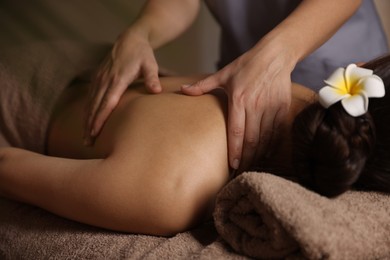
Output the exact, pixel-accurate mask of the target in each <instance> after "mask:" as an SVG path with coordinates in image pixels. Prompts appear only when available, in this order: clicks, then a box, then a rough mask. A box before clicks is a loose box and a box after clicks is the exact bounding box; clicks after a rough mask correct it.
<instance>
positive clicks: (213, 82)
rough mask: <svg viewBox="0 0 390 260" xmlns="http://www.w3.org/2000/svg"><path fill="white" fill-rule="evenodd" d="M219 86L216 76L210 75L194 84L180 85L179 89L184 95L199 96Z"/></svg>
mask: <svg viewBox="0 0 390 260" xmlns="http://www.w3.org/2000/svg"><path fill="white" fill-rule="evenodd" d="M219 86H220V85H219V82H218V80H217V78H216V77H215V76H214V75H212V76H209V77H207V78H205V79H202V80H199V81H198V82H196V83H194V84H190V85H182V86H181V91H182V92H183V93H184V94H186V95H190V96H200V95H203V94H205V93H208V92H210V91H211V90H213V89H215V88H218V87H219Z"/></svg>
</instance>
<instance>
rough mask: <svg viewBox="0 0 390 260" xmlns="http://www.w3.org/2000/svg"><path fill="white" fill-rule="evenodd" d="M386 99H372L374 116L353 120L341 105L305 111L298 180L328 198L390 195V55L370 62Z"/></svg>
mask: <svg viewBox="0 0 390 260" xmlns="http://www.w3.org/2000/svg"><path fill="white" fill-rule="evenodd" d="M363 67H364V68H367V69H371V70H373V71H374V74H376V75H378V76H379V77H381V78H382V80H383V82H384V84H385V89H386V94H385V96H384V97H383V98H371V99H370V100H369V108H368V112H367V113H366V114H364V115H362V116H359V117H352V116H350V115H349V114H348V113H347V112H346V111H345V110H344V108H343V107H342V106H341V103H340V102H338V103H336V104H334V105H332V106H331V107H329V108H327V109H326V108H323V107H322V106H321V105H320V104H319V103H318V102H317V103H315V104H312V105H310V106H309V107H307V108H306V109H304V110H303V111H302V112H301V113H300V114H299V115H298V116H297V117H296V119H295V121H294V125H293V162H294V167H295V170H296V174H297V177H298V181H299V182H300V183H301V184H302V185H304V186H306V187H307V188H309V189H311V190H313V191H316V192H318V193H320V194H322V195H325V196H328V197H334V196H337V195H339V194H341V193H343V192H345V191H347V190H349V189H351V188H355V189H360V190H375V191H383V192H390V55H389V56H385V57H381V58H378V59H376V60H373V61H371V62H368V63H366V64H365V65H364V66H363Z"/></svg>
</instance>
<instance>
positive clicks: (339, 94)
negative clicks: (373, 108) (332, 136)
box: [319, 64, 385, 117]
mask: <svg viewBox="0 0 390 260" xmlns="http://www.w3.org/2000/svg"><path fill="white" fill-rule="evenodd" d="M325 83H326V84H327V86H325V87H323V88H322V89H321V90H320V92H319V102H320V104H321V105H322V106H323V107H325V108H328V107H330V106H331V105H333V104H335V103H337V102H338V101H340V100H341V104H342V106H343V107H344V109H345V111H347V113H348V114H350V115H351V116H354V117H356V116H361V115H363V114H365V113H366V112H367V109H368V98H370V97H383V96H384V95H385V86H384V84H383V81H382V79H381V78H380V77H378V76H377V75H374V74H373V71H372V70H369V69H364V68H360V67H358V66H356V64H350V65H348V66H347V68H346V69H344V68H338V69H337V70H336V71H335V72H333V74H332V75H331V76H330V77H329V78H328V79H327V80H325Z"/></svg>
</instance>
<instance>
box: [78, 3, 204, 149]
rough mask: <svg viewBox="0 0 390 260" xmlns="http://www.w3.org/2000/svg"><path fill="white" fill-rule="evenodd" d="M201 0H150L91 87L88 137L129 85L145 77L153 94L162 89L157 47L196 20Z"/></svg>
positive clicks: (109, 112)
mask: <svg viewBox="0 0 390 260" xmlns="http://www.w3.org/2000/svg"><path fill="white" fill-rule="evenodd" d="M199 6H200V1H199V0H163V1H161V0H149V1H148V2H147V3H146V5H145V6H144V9H143V11H142V13H141V14H140V16H139V18H138V19H137V20H136V21H135V22H134V23H133V24H132V25H131V26H130V27H129V28H128V29H126V30H125V31H124V32H123V33H122V34H121V35H120V36H119V37H118V39H117V40H116V42H115V44H114V46H113V48H112V50H111V52H110V54H109V55H108V56H107V58H106V59H105V61H104V62H103V63H102V64H101V66H100V68H99V70H98V72H97V74H96V77H95V81H94V84H93V86H92V89H91V97H90V105H89V107H88V116H87V122H86V123H87V124H86V129H85V130H86V132H85V137H86V141H87V143H88V140H89V141H90V139H89V137H91V136H92V137H94V136H96V135H97V134H98V133H99V132H100V130H101V128H102V126H103V124H104V122H105V121H106V120H107V118H108V116H109V115H110V114H111V112H112V110H113V109H114V108H115V107H116V106H117V104H118V102H119V99H120V98H121V96H122V94H123V92H124V91H125V90H126V88H127V86H128V85H129V84H130V83H131V82H133V81H134V80H135V79H136V78H138V77H143V78H144V79H145V86H146V88H147V90H148V91H150V92H151V93H159V92H161V90H162V88H161V85H160V81H159V79H158V65H157V62H156V59H155V56H154V52H153V50H154V49H156V48H158V47H160V46H162V45H163V44H165V43H167V42H169V41H171V40H173V39H174V38H176V37H177V36H178V35H180V34H181V33H182V32H184V31H185V30H186V29H187V28H188V27H189V26H190V25H191V24H192V23H193V21H194V20H195V17H196V16H197V14H198V11H199Z"/></svg>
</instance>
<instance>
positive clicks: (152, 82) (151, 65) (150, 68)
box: [142, 58, 162, 94]
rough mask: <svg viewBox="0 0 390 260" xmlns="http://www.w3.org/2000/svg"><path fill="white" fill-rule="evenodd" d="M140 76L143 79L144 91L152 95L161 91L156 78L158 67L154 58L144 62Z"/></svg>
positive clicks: (158, 80)
mask: <svg viewBox="0 0 390 260" xmlns="http://www.w3.org/2000/svg"><path fill="white" fill-rule="evenodd" d="M142 76H143V77H144V81H145V87H146V90H148V91H149V92H150V93H152V94H157V93H160V92H161V91H162V87H161V83H160V79H159V77H158V65H157V61H156V60H155V59H154V58H153V59H152V60H151V61H145V65H144V66H143V67H142Z"/></svg>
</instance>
